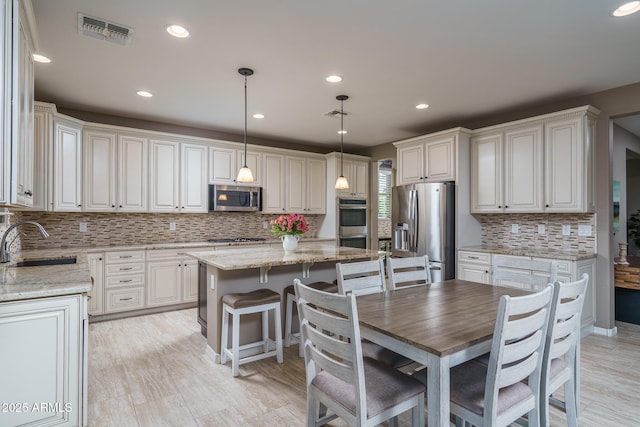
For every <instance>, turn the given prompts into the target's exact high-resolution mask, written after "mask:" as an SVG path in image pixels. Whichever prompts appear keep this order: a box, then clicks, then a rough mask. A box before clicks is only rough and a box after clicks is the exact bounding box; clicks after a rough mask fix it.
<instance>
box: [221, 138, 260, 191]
mask: <svg viewBox="0 0 640 427" xmlns="http://www.w3.org/2000/svg"><path fill="white" fill-rule="evenodd" d="M242 166H244V147H243V148H234V147H232V146H222V145H220V146H213V147H210V148H209V183H211V184H227V185H236V184H237V182H236V177H237V176H238V171H239V170H240V168H241V167H242ZM247 166H249V169H251V172H252V173H253V179H254V182H252V183H250V184H247V185H261V179H262V172H261V171H262V153H261V152H259V151H256V150H247ZM240 185H245V184H240Z"/></svg>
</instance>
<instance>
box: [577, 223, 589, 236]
mask: <svg viewBox="0 0 640 427" xmlns="http://www.w3.org/2000/svg"><path fill="white" fill-rule="evenodd" d="M592 233H593V229H592V228H591V226H590V225H579V226H578V236H587V237H589V236H591V234H592Z"/></svg>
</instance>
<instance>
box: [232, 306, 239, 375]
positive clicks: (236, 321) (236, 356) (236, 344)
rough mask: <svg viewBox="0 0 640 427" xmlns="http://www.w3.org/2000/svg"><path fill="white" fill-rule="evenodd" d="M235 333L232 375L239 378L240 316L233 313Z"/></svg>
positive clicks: (233, 334)
mask: <svg viewBox="0 0 640 427" xmlns="http://www.w3.org/2000/svg"><path fill="white" fill-rule="evenodd" d="M232 321H233V332H232V336H231V341H232V342H233V344H232V346H233V347H232V348H231V353H232V355H233V357H232V359H231V373H232V374H233V376H234V377H237V376H238V365H239V363H238V361H239V360H240V315H239V314H237V313H233V317H232Z"/></svg>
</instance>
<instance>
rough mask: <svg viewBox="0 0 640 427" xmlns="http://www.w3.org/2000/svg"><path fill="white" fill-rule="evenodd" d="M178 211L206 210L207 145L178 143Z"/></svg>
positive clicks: (207, 206) (207, 207)
mask: <svg viewBox="0 0 640 427" xmlns="http://www.w3.org/2000/svg"><path fill="white" fill-rule="evenodd" d="M180 159H181V161H180V212H193V213H195V212H207V211H208V209H209V203H208V199H207V197H208V187H207V147H206V146H204V145H196V144H185V143H182V144H181V145H180Z"/></svg>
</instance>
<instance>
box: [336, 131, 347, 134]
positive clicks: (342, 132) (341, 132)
mask: <svg viewBox="0 0 640 427" xmlns="http://www.w3.org/2000/svg"><path fill="white" fill-rule="evenodd" d="M346 133H347V131H346V130H339V131H338V135H345V134H346Z"/></svg>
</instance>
